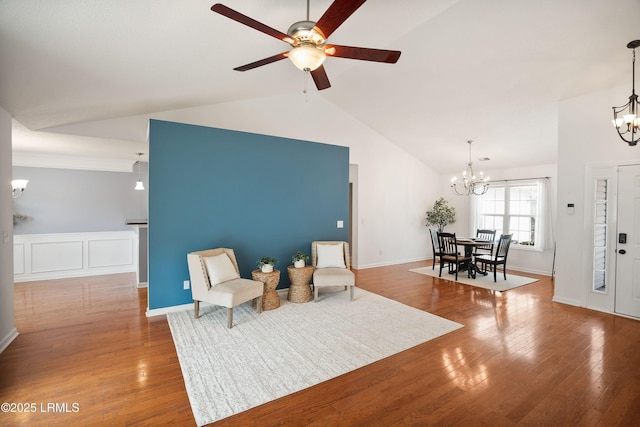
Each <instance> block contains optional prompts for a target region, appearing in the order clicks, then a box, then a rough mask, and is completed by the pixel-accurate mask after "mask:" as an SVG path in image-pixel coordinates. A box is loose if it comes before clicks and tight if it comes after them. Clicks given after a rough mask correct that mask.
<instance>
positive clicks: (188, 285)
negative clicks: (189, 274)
mask: <svg viewBox="0 0 640 427" xmlns="http://www.w3.org/2000/svg"><path fill="white" fill-rule="evenodd" d="M182 285H183V286H184V288H185V289H189V287H190V286H191V282H189V281H188V280H185V281H184V282H183V284H182Z"/></svg>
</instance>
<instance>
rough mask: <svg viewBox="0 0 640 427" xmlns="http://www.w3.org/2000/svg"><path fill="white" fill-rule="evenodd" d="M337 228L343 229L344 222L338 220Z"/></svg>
mask: <svg viewBox="0 0 640 427" xmlns="http://www.w3.org/2000/svg"><path fill="white" fill-rule="evenodd" d="M337 227H338V228H344V221H342V220H339V221H338V222H337Z"/></svg>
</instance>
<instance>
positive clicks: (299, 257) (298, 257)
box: [291, 252, 309, 268]
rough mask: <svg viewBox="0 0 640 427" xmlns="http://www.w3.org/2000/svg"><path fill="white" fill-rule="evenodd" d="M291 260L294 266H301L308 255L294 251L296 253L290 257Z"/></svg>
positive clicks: (305, 261) (307, 258)
mask: <svg viewBox="0 0 640 427" xmlns="http://www.w3.org/2000/svg"><path fill="white" fill-rule="evenodd" d="M291 261H293V266H294V267H295V268H302V267H304V266H305V263H307V262H309V255H307V254H305V253H302V252H296V254H295V255H294V256H292V257H291Z"/></svg>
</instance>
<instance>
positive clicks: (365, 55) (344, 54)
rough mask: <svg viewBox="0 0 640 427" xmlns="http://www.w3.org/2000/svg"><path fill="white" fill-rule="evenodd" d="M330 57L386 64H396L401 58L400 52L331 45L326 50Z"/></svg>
mask: <svg viewBox="0 0 640 427" xmlns="http://www.w3.org/2000/svg"><path fill="white" fill-rule="evenodd" d="M324 51H325V53H326V54H327V55H329V56H335V57H338V58H349V59H359V60H361V61H374V62H386V63H388V64H395V63H396V62H398V59H399V58H400V54H401V53H402V52H400V51H399V50H385V49H370V48H367V47H353V46H339V45H330V46H327V47H326V48H325V49H324Z"/></svg>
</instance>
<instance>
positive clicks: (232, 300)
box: [209, 278, 264, 307]
mask: <svg viewBox="0 0 640 427" xmlns="http://www.w3.org/2000/svg"><path fill="white" fill-rule="evenodd" d="M263 286H264V285H263V284H262V282H257V281H255V280H249V279H242V278H237V279H232V280H227V281H226V282H223V283H220V284H219V285H218V286H211V289H210V290H209V294H210V295H211V297H212V298H211V300H212V301H215V302H216V304H217V305H222V306H224V307H235V306H236V305H238V304H242V303H243V302H245V301H249V300H250V299H253V298H257V297H259V296H262V292H263Z"/></svg>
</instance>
